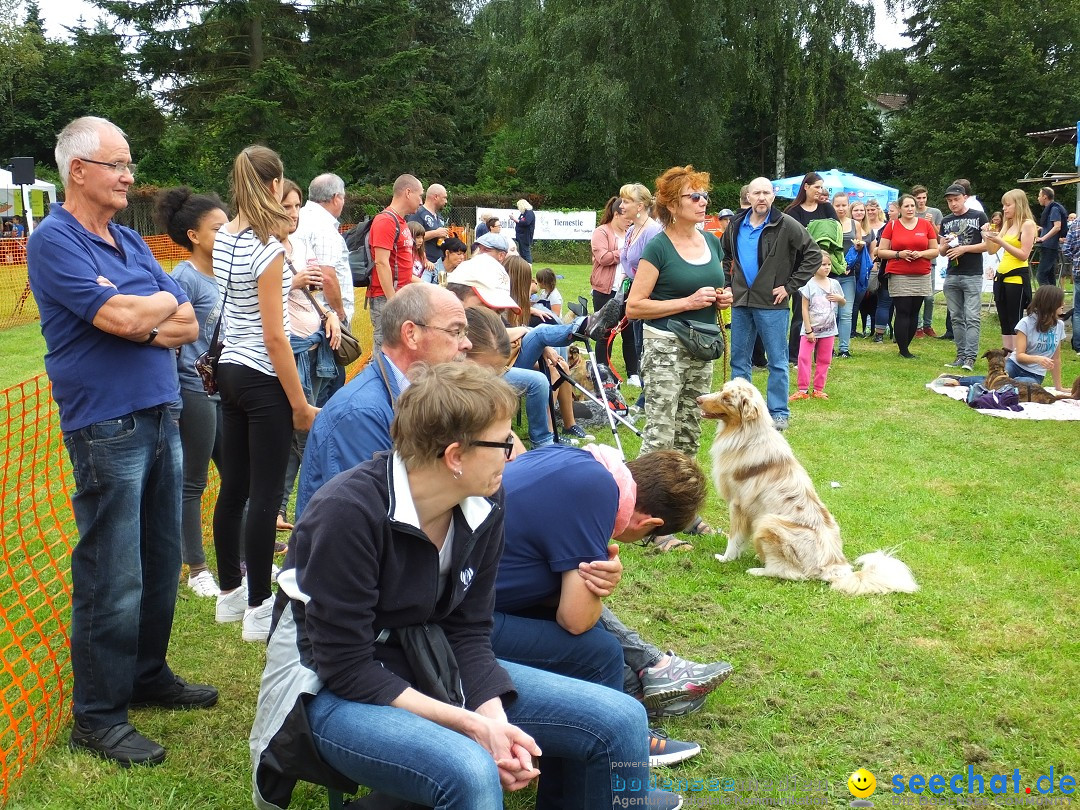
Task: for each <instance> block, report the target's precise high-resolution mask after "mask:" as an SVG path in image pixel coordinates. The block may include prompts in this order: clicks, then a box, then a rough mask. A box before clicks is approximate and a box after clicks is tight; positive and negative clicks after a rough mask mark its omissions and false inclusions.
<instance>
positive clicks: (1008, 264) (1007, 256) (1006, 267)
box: [997, 236, 1028, 284]
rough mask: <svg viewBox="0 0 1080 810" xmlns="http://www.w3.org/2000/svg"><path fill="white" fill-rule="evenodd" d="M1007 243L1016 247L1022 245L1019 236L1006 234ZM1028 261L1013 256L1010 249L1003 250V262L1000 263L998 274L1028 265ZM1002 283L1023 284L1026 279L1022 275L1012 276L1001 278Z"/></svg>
mask: <svg viewBox="0 0 1080 810" xmlns="http://www.w3.org/2000/svg"><path fill="white" fill-rule="evenodd" d="M1004 239H1005V242H1006V243H1007V244H1010V245H1012V246H1013V247H1014V248H1018V247H1020V237H1019V236H1006V237H1004ZM1027 266H1028V263H1027V262H1026V261H1024V260H1023V259H1018V258H1016V257H1015V256H1013V255H1012V254H1011V253H1009V251H1007V250H1005V251H1002V257H1001V264H999V265H998V269H997V271H998V275H1005V274H1006V273H1008V272H1009V271H1010V270H1015V269H1016V268H1018V267H1027ZM1001 282H1002V284H1023V283H1024V280H1023V279H1022V278H1020V276H1018V275H1017V276H1011V277H1009V278H1004V279H1002V280H1001Z"/></svg>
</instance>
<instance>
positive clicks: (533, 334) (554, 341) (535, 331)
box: [514, 323, 574, 368]
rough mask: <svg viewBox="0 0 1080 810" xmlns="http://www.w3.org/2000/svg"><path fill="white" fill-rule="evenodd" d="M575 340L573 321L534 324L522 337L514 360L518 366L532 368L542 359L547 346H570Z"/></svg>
mask: <svg viewBox="0 0 1080 810" xmlns="http://www.w3.org/2000/svg"><path fill="white" fill-rule="evenodd" d="M573 342H574V325H573V324H572V323H559V324H554V323H551V324H548V323H545V324H541V325H540V326H534V327H533V328H532V329H530V330H529V331H528V333H527V334H526V335H525V337H523V338H522V339H521V351H520V352H518V356H517V359H516V360H515V361H514V366H515V367H516V368H532V367H533V366H535V365H536V364H537V363H538V362H539V361H540V355H541V354H543V352H544V347H545V346H569V345H570V344H571V343H573Z"/></svg>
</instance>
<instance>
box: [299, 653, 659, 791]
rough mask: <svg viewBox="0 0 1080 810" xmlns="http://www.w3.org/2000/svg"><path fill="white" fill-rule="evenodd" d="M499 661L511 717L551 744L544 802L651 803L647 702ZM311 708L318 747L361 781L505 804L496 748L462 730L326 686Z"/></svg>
mask: <svg viewBox="0 0 1080 810" xmlns="http://www.w3.org/2000/svg"><path fill="white" fill-rule="evenodd" d="M500 663H502V665H503V666H504V667H506V670H507V672H509V673H510V677H511V678H513V680H514V685H515V687H516V688H517V693H518V697H517V700H515V701H513V702H512V703H511V704H510V706H509V707H507V709H506V715H507V718H508V719H509V721H510V722H511V723H513V724H514V725H516V726H518V727H519V728H520V729H521V730H522V731H524V732H525V733H526V734H529V735H531V736H532V737H533V739H535V740H536V742H537V744H538V745H539V746H540V748H541V750H542V751H543V752H544V756H543V757H542V758H541V760H540V763H539V766H538V767H539V768H540V770H541V771H542V772H543V774H544V775H543V777H542V778H541V779H540V785H539V788H538V791H537V802H536V807H537V808H538V810H540V808H555V807H561V808H567V809H568V810H569V808H580V809H581V810H596V808H608V807H612V806H614V800H615V799H618V800H619V801H622V799H624V798H626V799H630V800H631V801H630V804H632V805H639V806H642V807H644V806H645V801H646V798H645V797H646V796H647V794H648V784H649V765H648V762H649V760H648V756H649V751H648V747H649V743H648V726H647V724H646V719H645V709H644V707H643V706H642V705H641V704H640V703H638V702H637V701H636V700H634V699H633V698H631V697H629V696H628V695H624V694H623V693H622V692H619V691H617V690H615V689H609V688H608V687H606V686H598V685H596V684H591V683H586V682H584V681H579V680H576V679H573V678H566V677H564V676H562V675H556V674H554V673H551V672H545V671H543V670H539V669H532V668H530V667H523V666H520V665H518V664H514V663H511V662H507V661H502V662H500ZM307 712H308V720H309V722H310V725H311V730H312V732H313V734H314V738H315V745H316V747H317V749H318V751H319V754H320V755H321V756H322V758H323V759H324V760H325V761H326V762H327V763H328V764H329V765H331V766H332V767H334V768H336V769H337V770H338V771H340V772H341V773H342V774H344V775H345V776H348V777H349V778H351V779H353V780H355V781H356V782H358V783H359V784H362V785H365V786H367V787H370V788H372V789H373V790H378V791H380V792H383V793H389V794H391V795H393V796H398V797H400V798H403V799H406V800H409V801H412V802H416V803H418V804H423V805H425V806H427V807H434V808H437V810H499V809H500V808H502V806H503V792H502V787H501V785H500V783H499V774H498V770H497V769H496V767H495V762H494V760H492V758H491V754H489V753H488V751H487V750H486V749H484V748H483V747H481V746H480V745H479V744H478V743H476V742H473V741H472V740H471V739H469V738H468V737H466V736H464V735H462V734H459V733H458V732H456V731H451V730H450V729H447V728H443V727H442V726H440V725H437V724H436V723H433V722H431V721H430V720H426V719H424V718H422V717H420V716H419V715H415V714H413V713H412V712H409V711H406V710H405V709H397V708H394V707H392V706H377V705H374V704H368V703H355V702H352V701H348V700H343V699H342V698H339V697H338V696H337V695H335V694H333V693H332V692H331V691H330V690H329V689H323V690H322V691H321V692H320V693H319V694H318V695H316V696H315V698H314V699H313V700H312V701H311V702H310V703H309V704H308V707H307ZM553 759H558V760H561V761H562V764H563V765H564V766H565V767H563V768H562V769H561V770H562V773H561V774H559V775H560V776H561V778H555V777H556V773H555V771H559V770H560V768H559V767H555V768H551V767H550V765H552V764H553V763H552V762H551V760H553ZM620 788H621V789H620ZM555 797H562V798H561V799H555Z"/></svg>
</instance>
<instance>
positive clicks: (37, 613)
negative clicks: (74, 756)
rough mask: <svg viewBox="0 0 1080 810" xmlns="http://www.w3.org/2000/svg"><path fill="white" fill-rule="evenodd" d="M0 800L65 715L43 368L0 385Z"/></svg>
mask: <svg viewBox="0 0 1080 810" xmlns="http://www.w3.org/2000/svg"><path fill="white" fill-rule="evenodd" d="M0 423H2V424H0V431H2V434H0V442H2V445H0V447H2V450H0V453H2V455H0V503H2V504H3V506H2V509H3V521H2V525H3V536H4V546H3V552H2V553H3V561H2V564H0V692H2V694H3V701H2V702H0V802H3V801H5V800H6V799H7V793H8V788H9V786H10V785H11V783H12V781H13V780H14V779H17V778H18V777H19V776H20V775H21V774H22V773H23V771H24V770H25V768H26V767H27V765H29V764H30V763H31V762H33V761H34V760H36V759H37V758H38V757H39V756H40V754H41V752H42V750H43V749H44V748H45V747H46V746H47V745H49V744H50V743H51V742H52V741H53V740H54V739H55V738H56V736H57V735H58V734H59V733H60V729H61V726H63V725H64V723H65V722H66V720H67V715H68V712H69V711H70V705H69V700H68V697H69V692H70V690H71V667H70V654H69V650H68V623H69V620H70V608H71V575H70V562H69V559H70V558H69V555H70V552H71V548H72V546H73V545H74V543H75V539H76V535H75V522H74V518H73V516H72V513H71V504H70V501H69V499H68V484H69V481H70V465H69V464H68V462H67V454H66V452H65V451H64V447H63V443H62V442H61V437H60V424H59V419H58V418H57V412H56V406H55V404H54V403H53V400H52V396H51V394H50V388H49V382H48V379H47V378H46V377H45V375H44V374H41V375H38V376H37V377H34V378H33V379H32V380H27V381H26V382H24V383H22V384H20V385H16V386H14V387H12V388H9V389H7V390H6V391H2V392H0Z"/></svg>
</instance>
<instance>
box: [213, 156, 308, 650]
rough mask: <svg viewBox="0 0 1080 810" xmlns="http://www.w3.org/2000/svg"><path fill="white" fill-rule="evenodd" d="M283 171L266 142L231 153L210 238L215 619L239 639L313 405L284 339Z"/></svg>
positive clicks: (263, 593)
mask: <svg viewBox="0 0 1080 810" xmlns="http://www.w3.org/2000/svg"><path fill="white" fill-rule="evenodd" d="M283 179H284V167H283V166H282V164H281V158H279V157H278V156H277V154H276V153H275V152H274V151H273V150H271V149H267V148H266V147H264V146H249V147H248V148H247V149H245V150H244V151H243V152H241V153H240V154H239V155H238V156H237V158H236V161H235V163H234V164H233V170H232V176H231V178H230V181H231V186H232V197H233V200H232V202H233V208H234V209H235V210H236V212H237V215H236V218H235V219H233V220H232V221H230V222H229V223H227V224H226V225H224V226H223V227H222V228H221V229H220V230H219V231H218V234H217V238H216V239H215V240H214V276H215V277H216V278H217V282H218V285H219V286H221V288H222V297H223V298H225V305H224V312H225V324H226V326H225V349H224V351H223V352H222V354H221V359H220V361H219V363H218V371H217V379H218V387H219V389H220V391H221V402H222V417H223V423H224V424H223V429H222V466H221V491H220V493H219V495H218V501H217V507H216V508H215V510H214V548H215V550H216V552H217V562H218V581H219V582H220V584H221V595H220V596H219V597H218V602H217V620H218V621H219V622H235V621H240V620H243V633H242V636H243V639H244V640H245V641H266V637H267V635H268V634H269V632H270V614H271V610H272V607H273V598H272V596H271V594H270V571H271V566H272V564H273V557H274V536H275V528H274V524H275V521H276V518H277V514H278V507H279V506H280V504H281V495H282V489H283V488H284V484H283V482H284V479H285V465H286V464H287V462H288V458H289V445H290V441H291V439H292V432H293V430H294V429H296V430H308V429H310V428H311V423H312V422H313V421H314V419H315V414H316V413H317V412H318V409H317V408H315V407H314V406H312V405H311V404H310V403H309V402H308V401H307V398H306V397H305V396H304V389H303V386H302V385H301V384H300V375H299V373H298V372H297V370H296V361H295V360H294V359H293V353H292V347H291V346H290V344H289V324H288V314H287V311H286V299H287V297H288V294H289V287H290V282H291V275H290V274H289V273H287V272H286V271H285V261H284V249H283V247H282V240H284V239H285V238H286V237H287V236H288V233H289V228H290V226H291V222H290V220H289V217H288V216H287V215H286V213H285V210H284V209H283V208H282V206H281V195H282V190H283V185H282V183H283ZM245 506H246V507H247V518H246V522H245V519H244V509H245ZM241 526H243V548H244V559H245V561H246V563H247V586H246V587H245V586H244V582H243V579H242V571H241V568H240V545H241Z"/></svg>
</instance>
